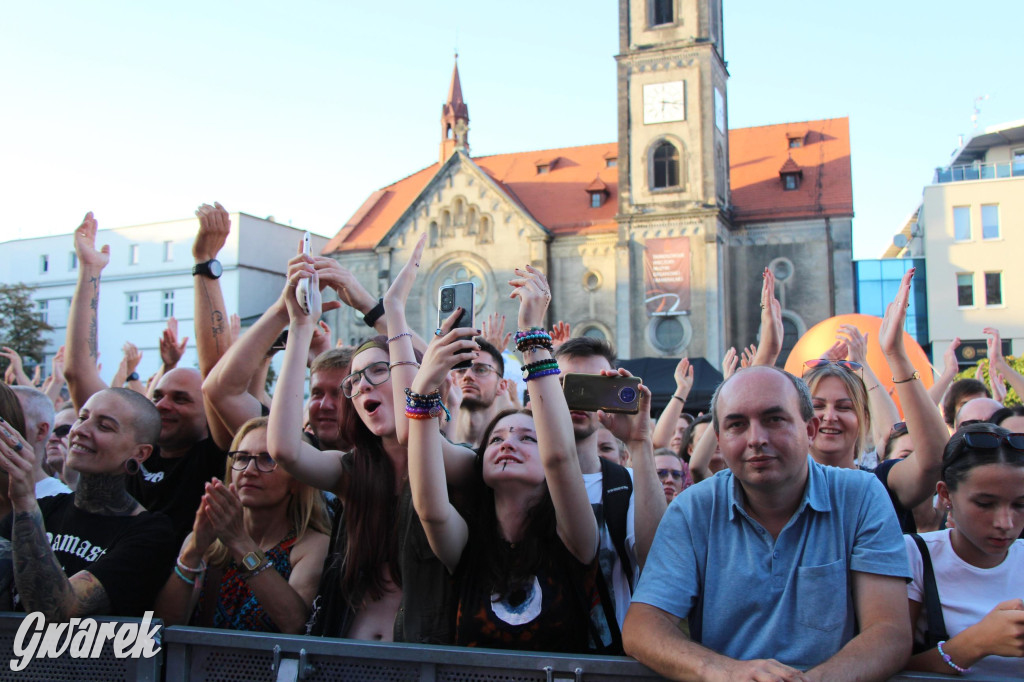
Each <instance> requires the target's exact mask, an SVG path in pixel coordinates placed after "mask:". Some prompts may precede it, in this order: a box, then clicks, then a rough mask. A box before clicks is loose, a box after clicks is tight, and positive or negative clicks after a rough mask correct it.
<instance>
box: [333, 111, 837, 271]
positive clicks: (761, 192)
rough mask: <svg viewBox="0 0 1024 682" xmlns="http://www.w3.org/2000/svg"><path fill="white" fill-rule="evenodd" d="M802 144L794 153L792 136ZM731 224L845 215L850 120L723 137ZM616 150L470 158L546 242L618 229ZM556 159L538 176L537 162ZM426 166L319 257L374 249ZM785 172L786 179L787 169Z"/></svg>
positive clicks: (424, 177)
mask: <svg viewBox="0 0 1024 682" xmlns="http://www.w3.org/2000/svg"><path fill="white" fill-rule="evenodd" d="M791 137H802V138H803V144H802V146H800V147H794V148H790V147H789V138H791ZM729 153H730V159H729V165H730V174H731V183H732V188H731V189H732V204H733V216H734V221H735V222H737V223H751V222H765V221H776V220H793V219H801V218H817V217H824V216H830V217H831V216H852V215H853V188H852V182H851V173H850V122H849V119H847V118H833V119H825V120H821V121H806V122H800V123H782V124H778V125H769V126H757V127H754V128H738V129H735V130H731V131H730V132H729ZM617 156H618V144H617V143H615V142H609V143H606V144H594V145H586V146H582V147H567V148H564V149H542V150H533V151H527V152H516V153H513V154H496V155H494V156H482V157H479V158H474V159H473V162H474V163H475V164H477V165H478V166H479V167H480V168H481V169H482V170H483V171H484V172H485V173H487V174H488V175H489V176H490V177H491V178H492V179H493V180H494V182H495V184H496V185H497V186H498V187H500V188H501V189H502V191H504V192H505V193H506V194H508V196H509V197H510V198H511V199H512V200H513V201H515V202H516V203H517V204H518V205H519V206H521V207H522V208H523V210H525V211H526V212H527V213H529V214H530V215H531V216H532V217H533V218H534V220H536V221H537V222H538V223H540V224H541V225H543V226H544V227H545V228H547V229H548V230H549V231H550V232H551V233H552V234H553V235H555V236H559V235H572V234H589V233H599V232H612V231H614V230H616V229H617V228H618V225H617V224H616V222H615V214H616V213H617V211H618V179H619V178H618V168H616V167H611V168H609V167H608V163H607V161H608V159H613V158H616V157H617ZM555 159H557V160H558V162H557V163H556V164H554V166H553V167H552V168H551V169H550V171H549V172H547V173H538V172H537V164H538V160H547V161H549V162H550V161H552V160H555ZM789 159H792V161H791V162H792V164H793V166H795V167H796V170H798V171H800V172H801V173H802V174H803V180H802V181H801V183H800V187H799V189H797V190H793V191H789V192H787V191H785V190H784V189H783V186H782V181H781V180H780V178H779V173H780V172H781V170H780V169H785V168H786V167H787V166H789V164H790V161H789ZM439 170H440V164H436V163H435V164H433V165H431V166H428V167H426V168H424V169H423V170H420V171H418V172H416V173H413V174H412V175H410V176H408V177H405V178H403V179H401V180H399V181H398V182H395V183H394V184H391V185H388V186H387V187H384V188H382V189H380V190H377V191H376V192H374V193H373V194H372V195H371V196H370V197H369V198H368V199H367V200H366V201H365V202H364V203H363V205H362V206H361V207H360V208H359V210H358V211H356V213H355V214H354V215H353V216H352V217H351V218H350V219H349V221H348V222H347V223H346V224H345V226H344V227H343V228H342V229H341V230H340V231H339V232H338V234H337V235H335V237H334V238H333V239H331V240H330V241H329V242H328V243H327V246H326V247H325V248H324V253H327V254H329V253H332V252H335V251H359V250H365V249H372V248H374V247H375V246H377V244H379V243H380V240H381V239H383V238H384V235H386V234H387V232H388V230H390V229H391V227H392V226H393V225H394V224H395V222H396V221H397V220H398V219H399V218H400V217H401V216H402V214H403V213H404V212H405V210H406V209H407V208H409V206H410V205H411V204H412V202H413V201H414V200H415V199H416V197H417V196H418V195H419V194H420V192H422V191H423V189H424V187H426V185H427V183H428V182H430V180H431V178H433V177H434V175H435V174H436V173H437V172H438V171H439ZM786 172H789V171H788V170H786ZM596 183H603V184H604V186H605V188H606V191H607V192H608V200H607V201H605V202H603V203H602V205H601V206H600V207H598V208H591V206H590V197H589V196H588V194H587V192H588V191H592V188H594V187H595V186H596Z"/></svg>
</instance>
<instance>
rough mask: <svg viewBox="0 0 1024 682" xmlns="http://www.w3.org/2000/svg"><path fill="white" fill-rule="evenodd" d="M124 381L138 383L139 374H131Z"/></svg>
mask: <svg viewBox="0 0 1024 682" xmlns="http://www.w3.org/2000/svg"><path fill="white" fill-rule="evenodd" d="M124 380H125V381H138V380H139V373H138V372H132V373H131V374H129V375H128V376H126V377H125V378H124Z"/></svg>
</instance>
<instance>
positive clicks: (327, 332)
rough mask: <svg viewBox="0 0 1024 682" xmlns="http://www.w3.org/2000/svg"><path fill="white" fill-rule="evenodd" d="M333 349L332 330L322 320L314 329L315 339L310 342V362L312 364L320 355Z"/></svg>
mask: <svg viewBox="0 0 1024 682" xmlns="http://www.w3.org/2000/svg"><path fill="white" fill-rule="evenodd" d="M330 349H331V328H330V326H329V325H328V324H327V323H326V322H324V321H323V320H320V321H319V322H318V323H317V325H316V326H315V327H313V338H312V339H311V340H310V342H309V362H308V364H312V362H313V360H315V359H316V357H317V356H318V355H320V354H321V353H324V352H326V351H329V350H330Z"/></svg>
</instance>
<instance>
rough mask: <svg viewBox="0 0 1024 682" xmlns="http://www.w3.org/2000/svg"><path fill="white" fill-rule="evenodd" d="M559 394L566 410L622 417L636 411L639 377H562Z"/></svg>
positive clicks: (598, 375) (582, 375) (638, 404)
mask: <svg viewBox="0 0 1024 682" xmlns="http://www.w3.org/2000/svg"><path fill="white" fill-rule="evenodd" d="M562 392H563V393H565V402H567V403H568V404H569V409H570V410H579V411H581V412H596V411H598V410H604V411H605V412H621V413H624V414H636V413H637V412H639V411H640V377H620V376H604V375H602V374H566V375H564V376H563V378H562Z"/></svg>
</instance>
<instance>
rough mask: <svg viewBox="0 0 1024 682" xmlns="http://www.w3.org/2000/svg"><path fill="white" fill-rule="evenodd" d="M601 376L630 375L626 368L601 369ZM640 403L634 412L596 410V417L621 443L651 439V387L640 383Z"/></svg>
mask: <svg viewBox="0 0 1024 682" xmlns="http://www.w3.org/2000/svg"><path fill="white" fill-rule="evenodd" d="M601 375H602V376H608V377H614V376H620V377H631V376H633V375H632V374H630V373H629V371H628V370H625V369H622V368H621V367H620V368H619V369H613V370H607V369H605V370H601ZM639 390H640V403H639V409H638V411H637V413H636V414H620V413H614V412H604V411H602V410H598V412H597V418H598V419H599V420H600V421H601V425H602V426H604V427H605V428H606V429H608V430H609V431H611V432H612V433H613V434H614V435H615V437H616V438H618V439H619V440H621V441H622V442H623V443H629V442H632V441H640V440H650V439H651V389H649V388H647V386H645V385H643V384H640V386H639Z"/></svg>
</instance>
